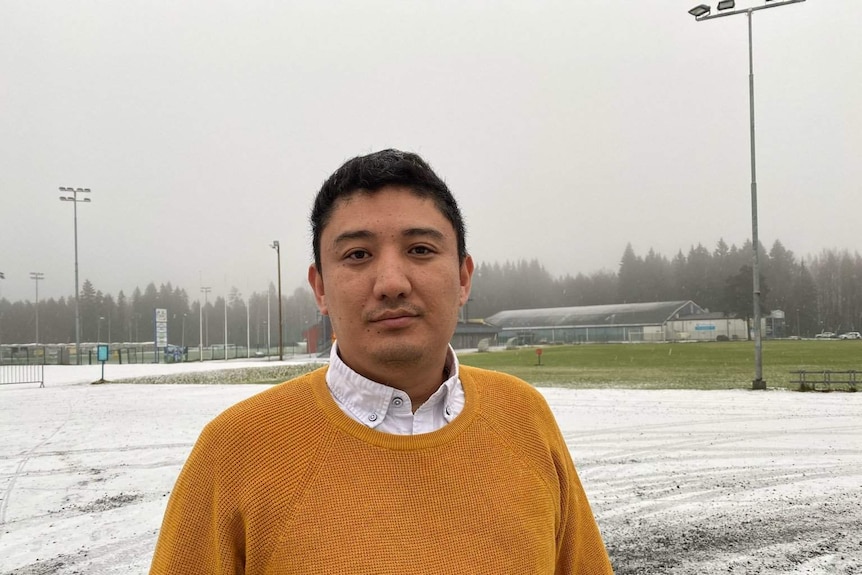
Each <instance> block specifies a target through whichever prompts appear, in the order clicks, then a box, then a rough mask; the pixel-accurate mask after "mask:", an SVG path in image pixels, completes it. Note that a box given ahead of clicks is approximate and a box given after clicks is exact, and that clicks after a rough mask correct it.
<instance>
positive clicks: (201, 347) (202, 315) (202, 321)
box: [198, 287, 212, 361]
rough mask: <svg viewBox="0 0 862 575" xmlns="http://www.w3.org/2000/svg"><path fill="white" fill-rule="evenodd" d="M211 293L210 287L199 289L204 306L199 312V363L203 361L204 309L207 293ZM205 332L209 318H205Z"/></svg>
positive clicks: (207, 329) (207, 328)
mask: <svg viewBox="0 0 862 575" xmlns="http://www.w3.org/2000/svg"><path fill="white" fill-rule="evenodd" d="M211 291H212V288H210V287H202V288H201V293H202V294H204V304H203V305H202V306H201V310H200V316H201V337H200V341H199V342H198V347H199V348H200V353H201V357H200V360H201V361H203V360H204V334H205V332H204V308H205V307H206V306H207V303H208V302H207V299H208V296H209V293H210V292H211ZM206 331H209V316H207V326H206Z"/></svg>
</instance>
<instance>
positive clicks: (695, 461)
mask: <svg viewBox="0 0 862 575" xmlns="http://www.w3.org/2000/svg"><path fill="white" fill-rule="evenodd" d="M296 361H300V360H296ZM269 363H270V364H272V363H274V362H269ZM260 365H261V362H259V361H251V362H228V363H221V362H207V363H203V364H201V363H193V364H178V365H126V366H109V367H108V368H107V372H106V377H108V379H112V380H116V379H119V378H121V377H133V376H141V375H154V374H163V373H176V372H178V371H188V370H200V369H203V370H212V369H224V368H228V367H229V368H242V367H249V366H257V367H259V366H260ZM99 377H100V368H99V367H97V366H81V367H48V368H47V370H46V387H45V388H44V389H39V388H38V386H37V385H34V384H24V385H5V386H0V498H2V499H0V574H7V575H11V574H16V575H23V574H37V573H38V574H42V573H45V574H47V573H57V574H73V573H86V574H91V575H103V574H111V573H132V574H144V573H146V572H147V569H148V567H149V561H150V557H151V554H152V550H153V546H154V543H155V538H156V534H157V532H158V528H159V524H160V521H161V517H162V513H163V512H164V508H165V504H166V502H167V496H168V494H169V492H170V490H171V488H172V486H173V483H174V481H175V479H176V477H177V474H178V473H179V470H180V467H181V466H182V464H183V461H184V460H185V458H186V456H187V455H188V452H189V450H190V449H191V446H192V444H193V442H194V441H195V439H196V438H197V435H198V433H199V432H200V430H201V428H202V427H203V426H204V424H205V423H206V422H207V421H209V420H210V419H211V418H212V417H213V416H215V415H216V414H217V413H218V412H220V411H221V410H223V409H224V408H226V407H227V406H229V405H231V404H233V403H235V402H237V401H239V400H241V399H244V398H246V397H248V396H250V395H252V394H254V393H257V392H259V391H261V390H262V389H264V388H265V387H266V386H263V385H127V384H105V385H89V382H92V381H95V380H97V379H99ZM543 393H544V394H545V395H546V397H547V398H548V401H549V403H550V404H551V406H552V407H553V409H554V411H555V413H556V414H557V417H558V420H559V423H560V427H561V428H562V430H563V433H564V434H565V436H566V439H567V441H568V443H569V446H570V447H571V450H572V455H573V457H574V459H575V463H576V465H577V466H578V469H579V471H580V474H581V479H582V481H583V483H584V486H585V488H586V490H587V493H588V494H589V496H590V498H591V501H592V504H593V507H594V511H595V512H596V515H597V517H598V521H599V525H600V527H601V529H602V531H603V533H604V536H605V540H606V542H607V544H608V548H609V551H610V554H611V558H612V560H613V563H614V566H615V569H616V572H617V573H618V574H627V573H674V574H695V573H697V574H703V573H746V574H747V573H763V574H766V573H769V574H773V573H775V574H784V573H824V574H825V573H830V574H831V573H841V574H860V573H862V393H855V394H854V393H843V392H834V393H796V392H790V391H773V390H769V391H765V392H754V391H743V390H733V391H642V390H593V389H585V390H566V389H544V390H543Z"/></svg>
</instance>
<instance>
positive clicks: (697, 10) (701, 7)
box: [688, 4, 712, 18]
mask: <svg viewBox="0 0 862 575" xmlns="http://www.w3.org/2000/svg"><path fill="white" fill-rule="evenodd" d="M710 11H712V8H710V7H709V6H707V5H706V4H698V5H697V6H695V7H694V8H692V9H691V10H689V11H688V13H689V14H691V15H692V16H694V17H695V18H700V17H701V16H706V15H707V14H709V13H710Z"/></svg>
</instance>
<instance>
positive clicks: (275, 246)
mask: <svg viewBox="0 0 862 575" xmlns="http://www.w3.org/2000/svg"><path fill="white" fill-rule="evenodd" d="M269 247H271V248H272V249H274V250H275V253H276V259H277V260H278V361H282V360H284V342H283V340H282V332H283V331H284V324H283V322H282V315H281V308H282V307H283V306H282V305H281V246H280V245H279V243H278V240H273V241H272V244H271V245H270V246H269Z"/></svg>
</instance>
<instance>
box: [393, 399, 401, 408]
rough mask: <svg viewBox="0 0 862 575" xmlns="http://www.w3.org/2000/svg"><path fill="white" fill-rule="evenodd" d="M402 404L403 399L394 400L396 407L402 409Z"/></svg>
mask: <svg viewBox="0 0 862 575" xmlns="http://www.w3.org/2000/svg"><path fill="white" fill-rule="evenodd" d="M402 403H404V400H403V399H401V398H400V397H396V398H395V399H393V400H392V404H393V405H395V407H401V404H402Z"/></svg>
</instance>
